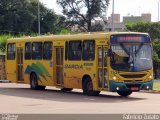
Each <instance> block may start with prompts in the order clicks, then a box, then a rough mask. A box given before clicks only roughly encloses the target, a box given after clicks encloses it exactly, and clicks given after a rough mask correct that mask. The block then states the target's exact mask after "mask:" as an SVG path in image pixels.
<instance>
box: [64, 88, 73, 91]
mask: <svg viewBox="0 0 160 120" xmlns="http://www.w3.org/2000/svg"><path fill="white" fill-rule="evenodd" d="M72 90H73V88H62V89H61V91H63V92H70V91H72Z"/></svg>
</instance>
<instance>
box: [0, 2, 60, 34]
mask: <svg viewBox="0 0 160 120" xmlns="http://www.w3.org/2000/svg"><path fill="white" fill-rule="evenodd" d="M39 4H40V21H41V33H42V34H45V33H48V32H49V33H57V30H59V29H57V27H59V24H58V23H59V20H60V17H59V16H58V15H56V14H55V13H54V11H53V10H51V9H48V8H46V7H45V6H44V5H43V4H42V3H41V2H40V3H39ZM37 12H38V0H0V34H4V33H11V34H14V35H17V34H27V35H28V34H32V33H38V13H37ZM60 26H62V25H60ZM60 28H61V27H60ZM59 31H60V30H59Z"/></svg>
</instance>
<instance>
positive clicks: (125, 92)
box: [117, 91, 132, 97]
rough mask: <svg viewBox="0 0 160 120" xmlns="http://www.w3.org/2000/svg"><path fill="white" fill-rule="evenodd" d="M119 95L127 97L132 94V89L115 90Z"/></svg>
mask: <svg viewBox="0 0 160 120" xmlns="http://www.w3.org/2000/svg"><path fill="white" fill-rule="evenodd" d="M117 93H118V94H119V95H120V96H123V97H127V96H129V95H131V94H132V91H117Z"/></svg>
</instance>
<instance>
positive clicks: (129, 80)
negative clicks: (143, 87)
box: [124, 80, 143, 83]
mask: <svg viewBox="0 0 160 120" xmlns="http://www.w3.org/2000/svg"><path fill="white" fill-rule="evenodd" d="M142 81H143V80H124V82H133V83H134V82H142Z"/></svg>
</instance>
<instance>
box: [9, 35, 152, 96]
mask: <svg viewBox="0 0 160 120" xmlns="http://www.w3.org/2000/svg"><path fill="white" fill-rule="evenodd" d="M6 69H7V70H6V72H7V79H8V80H11V81H12V82H13V83H22V84H30V87H31V89H34V90H42V89H45V87H46V86H56V87H58V88H60V89H61V90H63V91H71V90H72V89H73V88H76V89H82V90H83V93H84V94H86V95H98V94H99V93H100V91H111V92H117V93H118V94H119V95H120V96H129V95H130V94H131V93H132V92H135V91H140V90H151V89H152V87H153V65H152V45H151V39H150V37H149V35H148V34H147V33H137V32H104V33H100V32H99V33H98V32H97V33H86V34H76V35H50V36H38V37H26V38H14V39H9V40H8V42H7V57H6Z"/></svg>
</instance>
